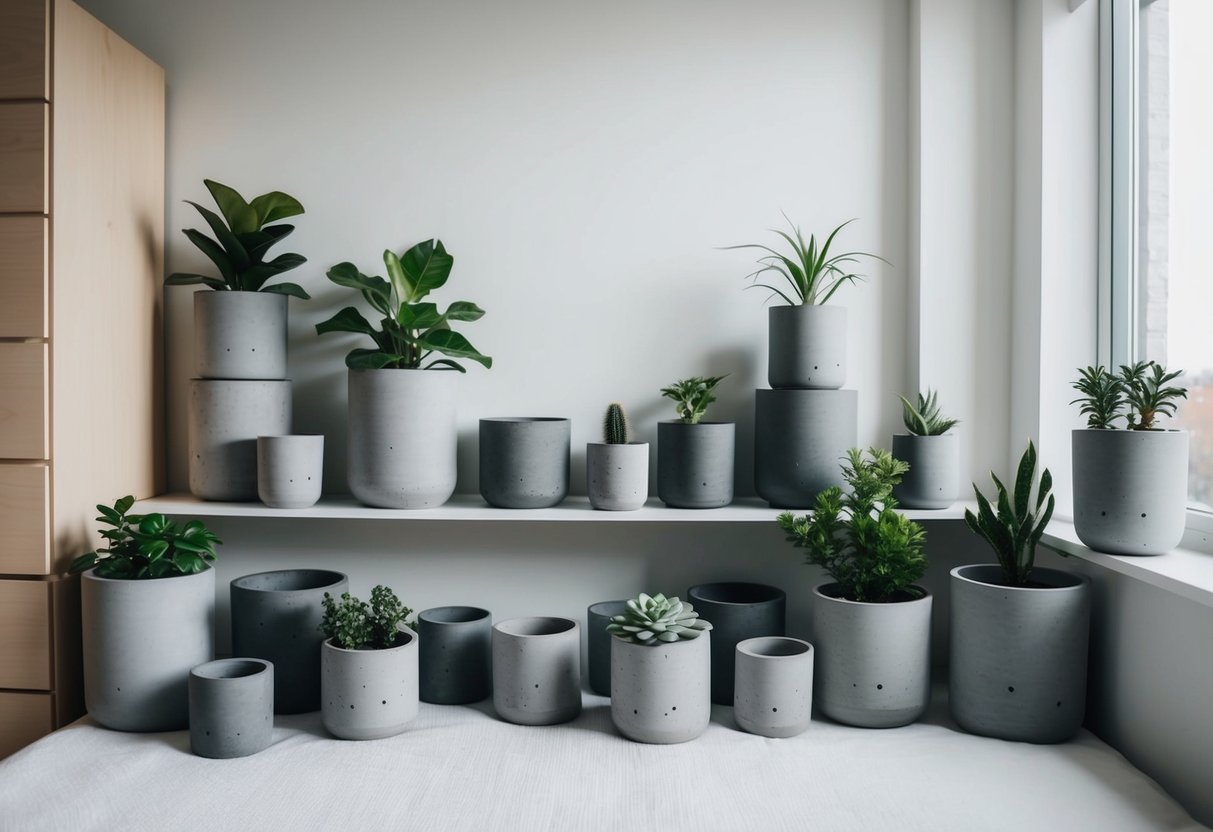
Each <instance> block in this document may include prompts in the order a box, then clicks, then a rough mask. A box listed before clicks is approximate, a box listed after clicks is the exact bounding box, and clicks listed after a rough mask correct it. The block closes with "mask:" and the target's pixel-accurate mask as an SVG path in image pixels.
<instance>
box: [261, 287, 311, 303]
mask: <svg viewBox="0 0 1213 832" xmlns="http://www.w3.org/2000/svg"><path fill="white" fill-rule="evenodd" d="M261 291H262V292H273V293H274V294H278V295H290V296H291V297H293V298H299V299H300V300H311V299H312V296H311V295H309V294H308V293H307V291H306V290H305V289H304V288H303V287H302V286H300V285H299V284H298V283H275V284H274V285H273V286H262V287H261Z"/></svg>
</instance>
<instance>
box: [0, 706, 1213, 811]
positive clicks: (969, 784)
mask: <svg viewBox="0 0 1213 832" xmlns="http://www.w3.org/2000/svg"><path fill="white" fill-rule="evenodd" d="M585 701H586V710H585V712H584V713H583V714H582V715H581V717H580V718H578V719H577V720H576V721H575V722H572V723H569V724H567V725H559V726H552V727H547V728H526V727H521V726H516V725H510V724H507V723H504V722H501V721H499V720H497V719H496V718H495V717H494V716H493V714H492V707H491V705H490V704H489V703H483V704H481V705H477V706H473V707H441V706H437V705H426V704H422V706H421V714H420V716H419V717H418V719H417V720H416V722H415V723H414V724H413V725H412V726H411V727H410V728H409V730H407V731H406V732H405V733H403V734H401V735H399V736H397V737H392V738H390V739H386V740H376V741H372V742H343V741H339V740H334V739H330V738H328V736H327V735H326V734H325V732H324V729H323V728H322V727H321V725H320V717H319V714H309V715H304V716H296V717H279V718H278V723H277V725H276V727H275V728H274V742H273V744H272V745H271V746H270V747H269V748H267V749H266V750H265V751H262V752H261V753H260V754H257V755H255V756H252V757H246V758H244V759H238V760H205V759H202V758H199V757H194V756H192V755H191V754H190V753H189V736H188V734H187V733H186V732H176V733H165V734H122V733H117V732H114V731H107V730H105V729H102V728H99V727H97V726H96V725H95V724H93V723H92V722H91V721H90V720H88V719H87V718H85V719H83V720H81V721H79V722H77V723H75V724H73V725H70V726H68V727H67V728H64V729H62V730H60V731H57V732H56V733H54V734H52V735H50V736H49V737H46V738H44V739H42V740H40V741H39V742H37V743H35V744H34V745H32V746H30V747H29V748H27V749H25V750H24V751H21V752H19V753H17V754H15V755H14V756H12V757H11V758H9V759H8V760H7V761H5V762H3V763H0V829H3V830H5V832H9V830H14V832H16V831H17V830H19V831H20V832H27V831H28V832H34V831H35V830H54V832H84V831H85V830H126V831H129V832H136V830H149V832H152V831H154V832H171V830H179V829H180V830H207V831H208V832H211V831H212V830H213V831H214V832H219V831H220V830H278V829H291V830H310V829H327V830H358V831H359V832H361V830H368V832H375V831H376V830H398V829H399V830H402V829H421V830H425V832H441V830H477V832H483V831H484V830H527V832H531V830H560V832H566V830H568V831H569V832H573V831H576V830H611V832H648V831H649V830H653V832H658V830H659V831H660V832H678V831H679V830H695V832H715V830H720V831H721V832H743V831H744V830H756V832H757V831H758V830H761V832H771V831H772V830H797V832H802V831H804V830H886V829H887V830H932V831H933V832H937V831H938V830H963V831H964V832H977V830H981V832H989V831H991V830H1003V829H1005V830H1015V832H1040V830H1067V831H1068V830H1098V832H1114V830H1157V829H1167V830H1195V829H1203V828H1204V827H1201V826H1199V825H1198V824H1196V823H1194V822H1193V821H1192V820H1191V818H1189V817H1188V815H1187V814H1186V813H1185V812H1184V811H1183V810H1182V809H1181V808H1180V807H1179V806H1178V805H1177V804H1176V803H1175V802H1174V801H1173V800H1172V799H1171V798H1170V797H1168V796H1167V795H1166V794H1165V793H1164V792H1163V791H1162V790H1161V789H1160V788H1159V787H1158V786H1157V785H1156V784H1155V783H1154V782H1153V781H1152V780H1150V779H1149V778H1147V777H1146V776H1145V775H1143V774H1142V773H1141V772H1139V771H1137V770H1136V769H1134V768H1133V767H1132V766H1131V765H1129V763H1128V762H1127V761H1126V760H1125V759H1124V758H1123V757H1122V756H1121V755H1120V754H1118V753H1117V752H1116V751H1114V750H1113V749H1111V748H1109V747H1108V746H1107V745H1105V744H1104V743H1102V742H1100V741H1099V740H1097V739H1096V738H1095V737H1093V736H1091V735H1090V734H1088V733H1086V732H1084V733H1083V734H1082V735H1081V736H1080V737H1079V738H1078V739H1077V740H1075V741H1074V742H1071V743H1068V744H1066V745H1061V746H1032V745H1024V744H1019V743H1009V742H1002V741H1000V740H990V739H983V738H980V737H973V736H969V735H968V734H964V733H961V732H959V731H958V730H957V729H956V728H955V727H954V726H952V725H951V724H950V723H949V722H948V721H947V719H946V716H945V714H944V711H943V709H941V708H940V707H938V706H936V707H935V708H934V709H933V711H932V714H931V717H930V718H929V719H928V720H927V721H925V722H922V723H919V724H916V725H910V726H907V727H905V728H896V729H889V730H863V729H858V728H847V727H844V726H841V725H835V724H833V723H830V722H825V721H815V722H814V723H813V725H812V727H811V728H809V730H808V731H807V732H806V733H804V734H802V735H801V736H799V737H795V738H793V739H786V740H768V739H763V738H761V737H755V736H751V735H749V734H745V733H742V732H741V731H739V730H737V729H736V728H735V727H734V725H733V719H732V713H731V709H728V708H721V707H715V708H713V715H712V724H711V726H709V728H708V730H707V732H706V733H705V734H704V735H703V736H702V737H700V738H699V739H698V740H695V741H693V742H690V743H686V744H684V745H676V746H646V745H639V744H636V743H632V742H629V741H627V740H625V739H623V738H622V737H620V736H619V735H618V734H616V732H615V730H614V728H613V727H612V725H611V718H610V708H609V704H608V702H607V700H605V699H601V698H598V697H595V696H587V697H586V700H585Z"/></svg>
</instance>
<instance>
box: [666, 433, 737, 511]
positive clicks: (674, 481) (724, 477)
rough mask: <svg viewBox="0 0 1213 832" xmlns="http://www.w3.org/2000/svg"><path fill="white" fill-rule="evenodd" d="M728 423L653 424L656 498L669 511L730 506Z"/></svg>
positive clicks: (730, 435)
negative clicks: (655, 446)
mask: <svg viewBox="0 0 1213 832" xmlns="http://www.w3.org/2000/svg"><path fill="white" fill-rule="evenodd" d="M735 428H736V426H735V425H734V424H733V423H732V422H700V423H699V424H697V425H687V424H683V423H682V422H676V421H669V422H658V423H657V496H658V497H660V498H661V501H662V502H663V503H665V504H666V505H667V506H669V507H670V508H720V507H721V506H727V505H728V504H729V503H731V502H733V453H734V437H735V433H736V430H735Z"/></svg>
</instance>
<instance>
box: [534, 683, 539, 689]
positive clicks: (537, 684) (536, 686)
mask: <svg viewBox="0 0 1213 832" xmlns="http://www.w3.org/2000/svg"><path fill="white" fill-rule="evenodd" d="M535 689H536V690H538V689H539V683H538V682H536V683H535Z"/></svg>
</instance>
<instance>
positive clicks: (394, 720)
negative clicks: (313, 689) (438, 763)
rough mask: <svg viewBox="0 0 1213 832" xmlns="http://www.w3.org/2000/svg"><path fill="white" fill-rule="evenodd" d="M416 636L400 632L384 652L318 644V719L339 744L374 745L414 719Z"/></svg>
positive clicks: (411, 633) (327, 642) (416, 707)
mask: <svg viewBox="0 0 1213 832" xmlns="http://www.w3.org/2000/svg"><path fill="white" fill-rule="evenodd" d="M417 642H418V638H417V634H416V633H414V632H413V631H412V630H410V629H408V628H407V627H403V626H402V627H401V629H400V641H399V642H398V643H397V645H396V646H395V647H389V648H387V649H385V650H346V649H345V648H343V647H337V646H335V645H334V644H333V643H332V642H331V641H325V642H323V643H322V644H321V645H320V719H321V721H322V722H323V723H324V727H325V728H326V729H327V730H328V732H329V733H330V734H332V735H333V736H334V737H337V739H341V740H378V739H382V738H384V737H392V736H395V735H396V734H399V733H400V732H401V731H403V730H404V729H405V728H406V727H408V724H409V723H410V722H412V721H413V719H414V718H415V717H416V716H417V710H418V707H419V705H418V696H417Z"/></svg>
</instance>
